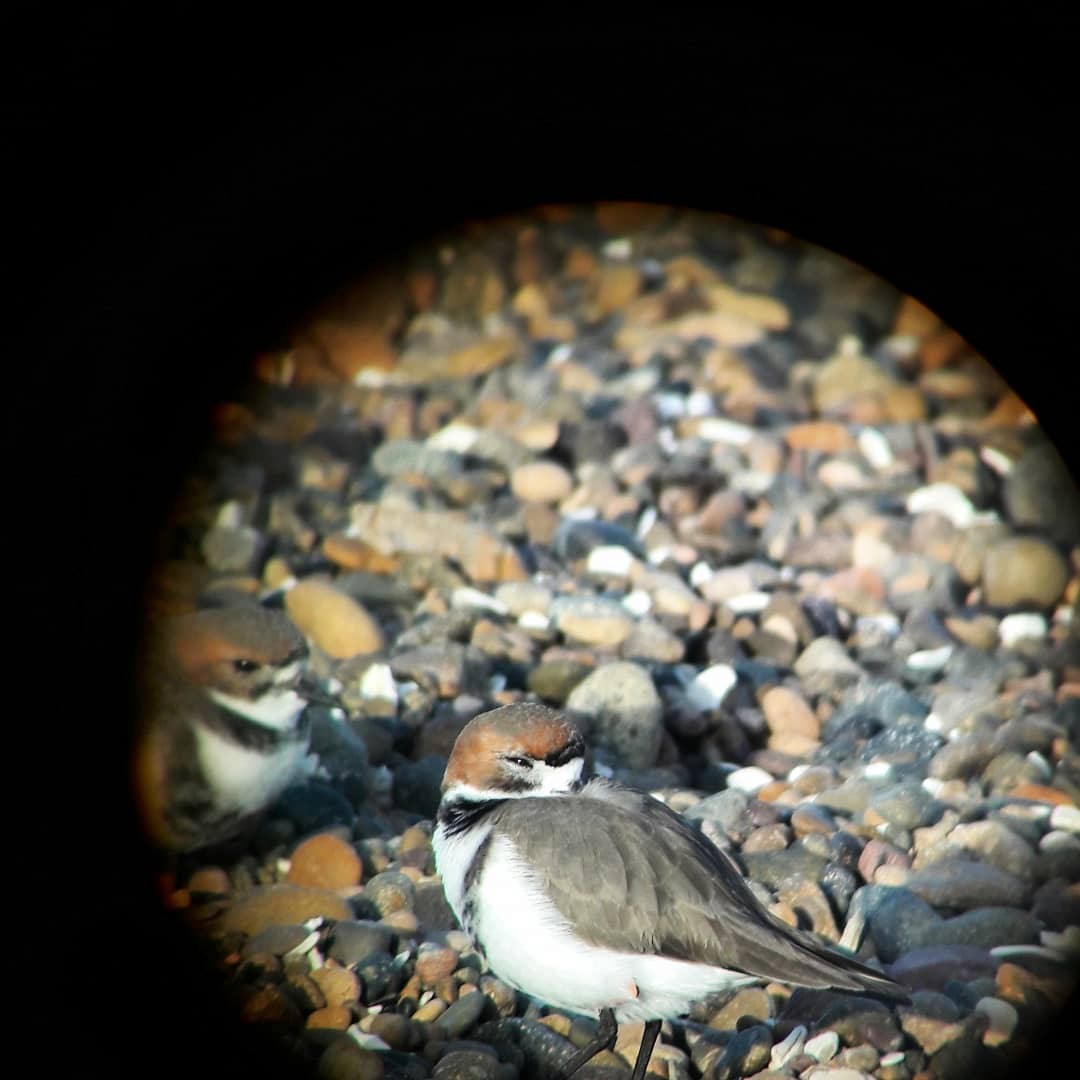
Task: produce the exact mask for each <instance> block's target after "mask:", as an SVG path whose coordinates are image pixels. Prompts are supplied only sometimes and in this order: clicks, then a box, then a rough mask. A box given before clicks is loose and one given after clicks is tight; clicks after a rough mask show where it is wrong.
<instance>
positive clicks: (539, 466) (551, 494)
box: [510, 461, 574, 503]
mask: <svg viewBox="0 0 1080 1080" xmlns="http://www.w3.org/2000/svg"><path fill="white" fill-rule="evenodd" d="M573 488H574V478H573V477H572V476H571V475H570V473H569V472H568V471H567V470H566V469H565V468H563V466H562V465H559V464H557V463H556V462H554V461H531V462H528V463H526V464H524V465H519V466H518V467H517V468H516V469H515V470H514V471H513V473H512V474H511V476H510V490H511V491H513V493H514V494H515V495H516V496H517V497H518V498H519V499H521V500H522V502H540V503H557V502H560V501H561V500H563V499H565V498H566V496H567V495H569V494H570V492H571V491H572V490H573Z"/></svg>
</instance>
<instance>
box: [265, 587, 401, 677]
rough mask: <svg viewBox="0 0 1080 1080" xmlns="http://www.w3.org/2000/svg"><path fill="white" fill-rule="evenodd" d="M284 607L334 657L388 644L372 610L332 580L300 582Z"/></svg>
mask: <svg viewBox="0 0 1080 1080" xmlns="http://www.w3.org/2000/svg"><path fill="white" fill-rule="evenodd" d="M285 610H286V611H287V612H288V613H289V617H290V618H291V619H292V621H293V622H294V623H296V625H297V627H298V628H299V629H300V630H301V632H302V633H303V634H304V635H305V636H307V637H308V638H310V639H311V641H313V642H314V643H315V644H316V645H317V646H318V647H319V648H320V649H322V650H323V651H324V652H325V653H328V654H329V655H330V656H332V657H334V658H335V659H338V660H348V659H349V658H350V657H353V656H359V655H362V654H366V653H374V652H379V651H380V650H381V649H382V648H384V646H385V644H386V641H385V638H384V637H383V633H382V630H381V628H380V627H379V624H378V622H377V621H376V620H375V618H373V616H372V615H371V613H370V612H368V611H367V610H366V609H365V608H364V607H363V605H361V604H359V603H358V602H357V601H356V600H354V599H353V598H352V597H351V596H349V595H348V594H347V593H344V592H342V591H341V590H340V589H337V588H335V587H334V586H333V585H331V584H330V583H329V582H325V581H320V580H318V579H315V578H308V579H307V580H306V581H301V582H298V583H297V584H296V585H294V586H293V587H292V588H291V589H289V590H288V592H286V594H285Z"/></svg>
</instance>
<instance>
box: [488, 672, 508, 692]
mask: <svg viewBox="0 0 1080 1080" xmlns="http://www.w3.org/2000/svg"><path fill="white" fill-rule="evenodd" d="M487 688H488V693H489V694H501V693H502V692H503V691H504V690H505V689H506V676H505V675H504V674H503V673H502V672H501V671H500V672H496V674H494V675H492V676H491V677H490V678H489V679H488V681H487Z"/></svg>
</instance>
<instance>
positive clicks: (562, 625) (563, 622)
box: [550, 596, 634, 648]
mask: <svg viewBox="0 0 1080 1080" xmlns="http://www.w3.org/2000/svg"><path fill="white" fill-rule="evenodd" d="M550 613H551V618H552V620H553V622H554V623H555V626H556V627H557V628H558V629H559V630H560V631H561V632H562V633H563V634H565V635H566V637H567V638H568V639H570V640H571V641H577V642H581V643H582V644H585V645H597V646H602V647H607V648H617V647H618V646H619V645H621V644H622V643H623V642H624V641H625V640H626V639H627V638H628V637H629V636H630V632H631V631H632V630H633V629H634V619H633V616H632V615H630V614H629V612H627V610H626V609H625V608H624V607H623V606H622V605H621V604H619V603H618V602H617V601H615V600H608V599H606V598H603V597H598V596H567V597H560V598H558V599H557V600H555V601H553V602H552V604H551V609H550Z"/></svg>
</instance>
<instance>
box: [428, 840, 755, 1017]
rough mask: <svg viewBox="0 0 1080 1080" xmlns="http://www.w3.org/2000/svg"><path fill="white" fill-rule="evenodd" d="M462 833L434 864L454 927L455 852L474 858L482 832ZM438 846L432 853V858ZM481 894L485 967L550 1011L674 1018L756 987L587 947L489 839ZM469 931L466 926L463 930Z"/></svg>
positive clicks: (687, 966) (737, 976) (478, 911)
mask: <svg viewBox="0 0 1080 1080" xmlns="http://www.w3.org/2000/svg"><path fill="white" fill-rule="evenodd" d="M474 831H475V832H477V833H479V832H480V830H469V832H468V833H466V836H467V837H468V838H469V840H470V843H469V844H468V845H466V844H464V843H463V842H462V841H463V839H464V838H452V839H451V840H450V844H451V845H453V844H455V843H457V844H458V845H459V846H458V848H457V849H456V851H451V852H450V858H447V857H446V849H445V847H444V857H443V859H441V860H439V864H440V870H441V872H442V873H443V883H444V888H445V890H446V895H447V899H448V901H449V903H450V906H451V907H452V908H453V909H454V912H455V914H456V915H457V916H458V920H459V921H463V920H462V908H463V907H464V899H465V897H464V888H463V885H464V876H465V873H466V870H467V867H468V863H467V862H466V863H465V864H464V866H461V865H460V863H459V862H458V860H456V859H455V858H454V857H453V855H454V854H459V853H460V854H462V855H464V854H465V853H466V851H467V850H468V849H469V848H471V853H470V859H469V861H471V854H472V853H475V851H476V849H477V848H478V847H479V845H480V842H481V841H482V840H483V834H480V835H479V837H477V838H475V840H474V838H473V837H472V836H471V835H470V834H471V833H472V832H474ZM438 854H439V847H438V846H437V847H436V856H437V857H438ZM480 884H481V888H480V889H478V890H476V891H474V894H473V904H474V908H475V915H474V919H473V927H472V932H473V933H474V934H475V936H476V937H477V938H478V940H479V943H480V945H481V946H482V948H483V950H484V954H485V956H486V957H487V961H488V964H489V965H490V967H491V969H492V971H494V972H495V974H496V975H498V976H499V977H500V978H501V979H503V980H504V981H505V982H508V983H510V984H511V985H513V986H515V987H516V988H517V989H519V990H521V991H522V992H523V993H525V994H528V995H529V996H531V997H535V998H538V999H539V1000H541V1001H543V1002H546V1003H547V1004H548V1005H551V1006H554V1007H555V1008H559V1009H565V1010H567V1011H569V1012H575V1013H582V1014H584V1015H587V1016H595V1015H596V1014H597V1013H598V1012H599V1010H600V1009H603V1008H610V1009H613V1010H614V1012H615V1018H616V1019H617V1020H618V1021H619V1022H623V1021H636V1020H652V1019H664V1018H671V1017H676V1016H681V1015H683V1014H684V1013H686V1012H687V1010H688V1009H689V1008H690V1005H691V1004H692V1003H693V1002H694V1001H697V1000H700V999H701V998H703V997H705V996H707V995H708V994H710V993H714V992H716V991H718V990H725V989H728V988H729V987H732V986H741V985H745V984H747V983H752V982H756V981H758V980H756V979H755V978H754V977H753V976H750V975H744V974H742V973H741V972H734V971H728V970H726V969H724V968H714V967H709V966H707V965H705V964H694V963H689V962H687V961H683V960H670V959H667V958H665V957H660V956H649V955H643V954H641V953H633V952H629V951H627V952H619V951H617V950H615V949H607V948H600V947H598V946H595V945H590V944H588V943H587V942H585V941H583V940H582V939H581V938H580V937H578V936H577V935H575V934H574V933H573V932H572V930H571V929H570V926H569V924H568V922H567V920H566V919H565V918H564V917H563V916H562V914H561V913H560V912H559V911H558V910H557V909H556V908H555V906H554V905H553V904H552V903H551V901H550V900H548V898H547V897H546V896H545V895H544V894H543V892H542V891H541V890H540V889H539V887H538V886H537V885H536V883H535V881H534V880H533V879H532V878H531V876H530V875H529V873H528V869H527V867H526V866H525V865H524V864H523V863H522V861H521V859H520V858H519V856H518V854H517V852H516V850H515V849H514V847H513V844H512V843H510V841H509V840H507V839H506V838H505V837H496V838H495V839H493V841H492V843H491V845H490V848H489V850H488V852H487V856H486V859H485V861H484V867H483V871H482V874H481V882H480ZM466 929H468V927H466Z"/></svg>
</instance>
